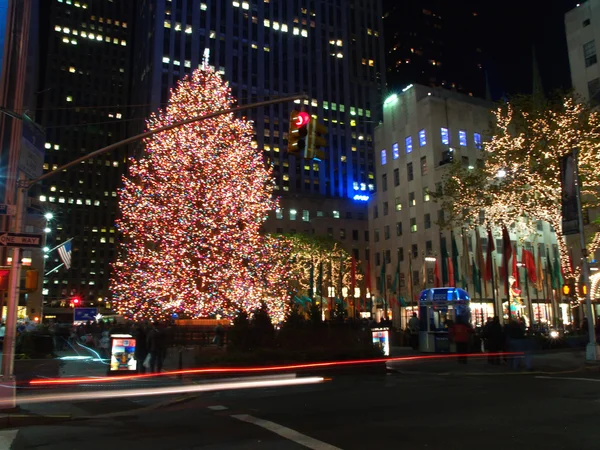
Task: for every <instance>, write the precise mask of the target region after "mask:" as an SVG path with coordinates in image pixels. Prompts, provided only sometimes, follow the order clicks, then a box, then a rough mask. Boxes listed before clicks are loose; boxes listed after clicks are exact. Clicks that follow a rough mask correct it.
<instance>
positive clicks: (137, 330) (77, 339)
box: [48, 320, 171, 373]
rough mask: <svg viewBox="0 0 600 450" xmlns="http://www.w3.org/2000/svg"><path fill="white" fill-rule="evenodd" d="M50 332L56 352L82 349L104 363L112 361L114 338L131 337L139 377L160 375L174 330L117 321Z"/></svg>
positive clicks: (52, 327) (154, 324)
mask: <svg viewBox="0 0 600 450" xmlns="http://www.w3.org/2000/svg"><path fill="white" fill-rule="evenodd" d="M48 331H49V332H50V335H51V336H52V338H53V343H54V350H56V351H66V350H69V349H76V348H77V347H78V346H84V347H86V348H90V349H93V350H94V351H96V352H98V354H99V356H100V357H101V358H102V359H109V358H110V337H111V335H115V334H129V335H131V336H132V337H133V338H134V339H135V341H136V346H135V359H136V362H137V364H136V367H137V370H138V372H139V373H146V372H152V373H155V372H160V371H161V370H162V368H163V364H164V360H165V358H166V355H167V348H168V347H169V344H170V340H171V339H170V337H171V327H170V325H169V324H165V323H161V322H143V323H133V322H127V323H125V324H118V323H117V322H116V321H114V320H113V321H111V320H107V321H99V322H96V321H94V322H91V321H90V322H86V323H81V324H77V325H74V324H72V323H60V322H52V323H51V324H50V325H49V327H48Z"/></svg>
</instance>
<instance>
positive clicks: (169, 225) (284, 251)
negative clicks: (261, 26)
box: [111, 67, 289, 320]
mask: <svg viewBox="0 0 600 450" xmlns="http://www.w3.org/2000/svg"><path fill="white" fill-rule="evenodd" d="M233 104H234V99H233V98H232V96H231V94H230V89H229V87H228V86H227V84H226V83H225V82H223V80H222V79H221V77H220V76H219V75H218V74H216V73H215V72H214V71H213V70H212V69H210V68H208V67H205V68H203V69H199V70H197V71H195V72H194V73H193V74H192V75H190V76H188V77H185V78H184V79H183V80H182V81H180V82H179V83H178V85H177V87H176V88H175V89H174V90H172V92H171V97H170V101H169V104H168V106H167V107H166V108H165V110H162V111H160V112H159V113H158V114H157V115H153V116H152V117H151V118H150V120H149V121H148V128H149V129H156V128H159V127H162V126H165V125H168V124H172V123H174V122H178V121H181V120H185V119H187V118H191V117H196V116H204V115H206V114H210V113H213V112H215V111H219V110H225V109H229V108H232V107H233ZM252 136H253V127H252V124H251V123H250V122H249V121H247V120H245V119H238V118H236V117H234V115H233V114H227V115H221V116H218V117H216V118H213V119H208V120H204V121H201V122H194V123H192V124H189V125H185V126H182V127H178V128H175V129H173V130H171V131H168V132H162V133H159V134H157V135H154V136H153V137H152V138H149V139H147V140H146V142H145V155H144V157H143V158H141V159H138V160H132V161H131V165H130V169H129V177H126V178H125V179H124V187H123V189H122V190H121V192H120V209H121V218H120V219H119V220H118V221H117V225H118V227H119V228H120V231H121V233H122V244H121V245H120V248H119V255H118V258H117V261H116V263H115V264H114V275H113V280H112V285H111V288H112V292H113V296H114V300H115V305H116V309H117V310H118V311H119V313H121V314H124V315H125V316H126V317H128V318H131V319H134V320H139V319H160V318H167V317H172V316H173V315H174V314H177V315H178V316H179V317H192V318H197V317H209V316H213V315H220V316H225V317H231V316H233V315H235V314H236V313H237V312H238V311H240V310H242V309H243V310H246V311H252V310H254V309H255V308H257V307H258V306H259V305H260V302H261V301H264V302H266V304H267V306H268V308H269V311H270V313H271V315H272V317H273V319H274V320H279V319H282V318H283V315H284V309H285V305H286V303H287V300H288V299H287V298H286V285H285V283H282V282H281V280H282V279H284V276H285V273H286V271H287V268H286V261H289V249H288V248H287V247H286V246H285V242H284V241H279V240H276V239H272V238H269V237H265V236H262V235H261V234H260V232H259V229H260V226H261V223H262V221H263V220H264V218H265V217H266V216H267V213H268V211H269V210H272V209H274V208H276V206H277V204H276V201H274V200H273V197H272V193H273V186H274V184H273V181H272V178H271V172H270V169H269V168H266V167H265V165H264V163H263V159H262V155H261V154H260V152H259V151H258V150H256V149H255V148H254V147H255V146H254V145H253V143H252ZM286 255H287V256H288V257H287V258H286V257H285V256H286Z"/></svg>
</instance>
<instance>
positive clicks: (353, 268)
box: [350, 256, 356, 297]
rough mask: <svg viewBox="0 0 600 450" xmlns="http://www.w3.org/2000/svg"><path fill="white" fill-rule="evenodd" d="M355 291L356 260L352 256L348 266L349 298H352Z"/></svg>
mask: <svg viewBox="0 0 600 450" xmlns="http://www.w3.org/2000/svg"><path fill="white" fill-rule="evenodd" d="M355 289H356V259H354V256H352V261H351V265H350V290H351V292H350V297H353V296H354V290H355Z"/></svg>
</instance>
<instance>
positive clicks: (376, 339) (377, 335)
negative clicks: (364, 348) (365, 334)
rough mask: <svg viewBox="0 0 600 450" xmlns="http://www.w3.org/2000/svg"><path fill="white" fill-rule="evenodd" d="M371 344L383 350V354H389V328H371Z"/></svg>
mask: <svg viewBox="0 0 600 450" xmlns="http://www.w3.org/2000/svg"><path fill="white" fill-rule="evenodd" d="M371 335H372V336H373V345H374V346H375V347H377V348H379V349H381V351H382V352H383V354H384V356H390V329H389V328H372V329H371Z"/></svg>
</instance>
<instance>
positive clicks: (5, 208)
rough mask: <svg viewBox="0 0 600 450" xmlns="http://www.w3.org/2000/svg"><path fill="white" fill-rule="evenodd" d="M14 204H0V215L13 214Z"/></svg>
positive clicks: (14, 211) (14, 210)
mask: <svg viewBox="0 0 600 450" xmlns="http://www.w3.org/2000/svg"><path fill="white" fill-rule="evenodd" d="M16 210H17V207H16V206H15V205H1V204H0V216H14V215H15V213H16V212H17V211H16Z"/></svg>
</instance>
